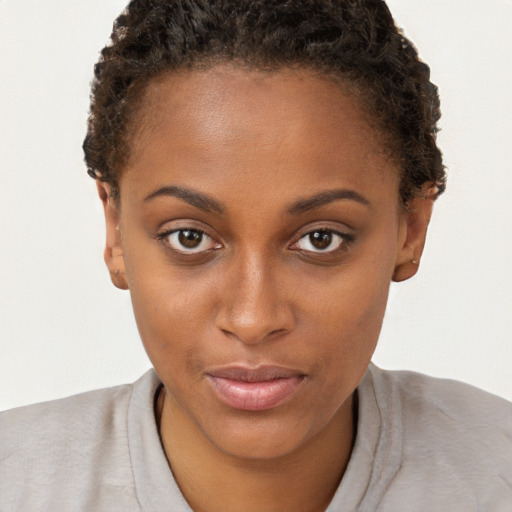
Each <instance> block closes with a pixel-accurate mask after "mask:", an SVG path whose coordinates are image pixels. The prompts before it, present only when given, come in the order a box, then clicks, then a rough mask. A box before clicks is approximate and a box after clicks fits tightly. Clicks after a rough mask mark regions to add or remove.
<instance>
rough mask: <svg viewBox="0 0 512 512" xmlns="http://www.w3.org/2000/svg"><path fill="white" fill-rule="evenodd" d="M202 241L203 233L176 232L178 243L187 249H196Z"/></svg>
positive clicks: (190, 231)
mask: <svg viewBox="0 0 512 512" xmlns="http://www.w3.org/2000/svg"><path fill="white" fill-rule="evenodd" d="M202 240H203V233H201V232H200V231H192V230H188V229H186V230H183V231H178V241H179V243H180V244H181V245H182V246H183V247H186V248H187V249H197V247H199V246H200V245H201V241H202Z"/></svg>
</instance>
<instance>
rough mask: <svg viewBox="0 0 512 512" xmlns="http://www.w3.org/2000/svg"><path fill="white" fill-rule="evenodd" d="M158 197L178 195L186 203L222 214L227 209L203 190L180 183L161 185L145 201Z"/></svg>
mask: <svg viewBox="0 0 512 512" xmlns="http://www.w3.org/2000/svg"><path fill="white" fill-rule="evenodd" d="M157 197H177V198H178V199H181V200H183V201H185V202H186V203H188V204H190V205H192V206H195V207H196V208H199V209H200V210H203V211H205V212H213V213H219V214H221V213H224V212H225V210H226V209H225V207H224V206H223V205H222V204H221V203H219V202H218V201H216V200H215V199H213V198H212V197H209V196H207V195H206V194H203V193H202V192H198V191H196V190H192V189H190V188H185V187H179V186H178V185H167V186H165V187H160V188H159V189H157V190H155V191H154V192H151V194H149V195H148V196H147V197H145V198H144V202H145V203H148V202H149V201H152V200H153V199H156V198H157Z"/></svg>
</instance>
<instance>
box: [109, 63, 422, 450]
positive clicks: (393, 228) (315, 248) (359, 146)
mask: <svg viewBox="0 0 512 512" xmlns="http://www.w3.org/2000/svg"><path fill="white" fill-rule="evenodd" d="M140 112H143V114H140V113H139V114H138V115H139V118H140V121H139V123H138V126H137V129H136V133H135V134H134V137H133V151H132V154H131V155H130V158H129V164H128V167H127V168H126V170H125V171H124V173H123V175H122V177H121V180H120V191H121V199H120V211H119V213H118V214H117V213H116V212H115V209H114V208H113V207H111V206H110V205H109V204H107V230H108V238H107V251H106V258H107V263H108V264H109V266H110V268H111V271H113V272H114V273H115V274H116V276H117V279H118V281H117V284H118V285H120V286H127V287H128V288H129V289H130V292H131V296H132V301H133V308H134V312H135V316H136V320H137V325H138V328H139V330H140V334H141V337H142V340H143V343H144V345H145V348H146V350H147V353H148V355H149V357H150V359H151V361H152V363H153V365H154V367H155V369H156V371H157V373H158V375H159V376H160V378H161V380H162V381H163V383H164V385H165V388H166V391H167V394H168V397H169V400H170V401H171V402H172V404H173V407H174V408H175V409H176V410H177V411H179V412H180V413H183V417H186V418H187V421H190V422H191V424H193V425H194V426H195V427H197V428H198V429H199V431H200V432H201V433H202V435H204V436H205V437H206V438H207V439H209V440H210V441H211V443H213V445H214V446H215V447H217V448H219V449H221V450H222V451H223V452H226V453H230V454H233V455H237V456H241V457H254V458H269V457H276V456H279V455H283V454H286V453H290V452H293V451H294V450H296V449H298V448H299V447H300V446H302V445H304V444H305V443H307V442H308V440H310V439H312V438H314V437H315V436H318V435H321V433H322V431H323V430H324V429H325V428H326V427H328V425H330V424H331V423H332V422H333V421H336V418H338V416H339V415H340V414H344V415H350V414H351V410H350V407H347V406H346V404H347V403H349V402H350V397H351V395H352V393H353V391H354V389H355V388H356V386H357V384H358V382H359V380H360V379H361V377H362V375H363V374H364V372H365V370H366V368H367V366H368V363H369V361H370V358H371V356H372V353H373V351H374V348H375V344H376V342H377V338H378V336H379V331H380V328H381V323H382V319H383V315H384V309H385V306H386V300H387V296H388V288H389V284H390V281H391V279H392V276H393V273H394V272H395V270H396V269H398V268H402V269H403V268H405V267H406V266H407V265H409V267H410V263H409V260H411V259H412V258H413V256H414V255H412V252H414V247H416V245H417V246H418V247H419V246H420V245H422V238H424V230H423V233H420V235H419V242H418V244H419V245H418V244H416V245H415V239H416V238H418V236H417V235H416V234H415V233H412V231H417V230H416V229H415V230H411V229H410V226H411V225H412V224H413V223H412V222H411V220H410V215H406V214H404V213H403V212H402V211H401V210H400V207H399V196H398V187H399V173H398V170H397V168H396V166H395V165H394V164H393V162H392V161H391V160H390V159H389V158H388V157H387V156H386V154H385V153H384V152H383V150H382V148H381V146H380V144H379V141H378V138H377V137H376V136H375V134H374V132H372V130H371V129H370V127H369V126H368V125H367V124H366V122H365V118H364V115H363V112H362V110H360V108H359V107H358V106H357V104H356V103H355V101H354V100H353V99H352V98H351V97H350V96H349V95H347V94H346V93H344V92H343V88H342V87H341V86H340V85H337V84H334V83H333V82H329V81H323V80H319V79H317V78H315V77H314V76H313V75H312V74H310V73H308V72H305V71H303V72H299V71H281V72H277V73H270V74H269V73H262V72H256V71H247V70H236V69H233V68H230V67H227V66H223V67H217V68H213V69H211V70H208V71H189V72H183V73H181V74H174V75H169V76H167V77H164V78H160V79H159V80H158V81H155V82H154V83H152V84H151V85H150V87H149V89H148V91H147V93H146V95H145V99H144V101H143V104H142V107H141V109H140ZM117 224H118V225H119V228H118V229H119V231H116V225H117ZM425 229H426V225H425ZM118 233H120V236H119V235H118ZM411 247H412V248H413V249H411ZM419 250H420V252H421V249H419ZM411 251H412V252H411ZM416 256H418V254H417V255H416ZM409 267H407V268H409ZM411 268H412V267H411ZM412 273H414V270H410V272H409V274H410V275H412ZM124 274H125V275H124ZM409 274H408V275H409ZM408 275H407V276H406V277H408ZM401 278H404V275H403V273H402V274H401ZM119 279H120V280H121V284H120V282H119ZM344 404H345V407H342V406H343V405H344Z"/></svg>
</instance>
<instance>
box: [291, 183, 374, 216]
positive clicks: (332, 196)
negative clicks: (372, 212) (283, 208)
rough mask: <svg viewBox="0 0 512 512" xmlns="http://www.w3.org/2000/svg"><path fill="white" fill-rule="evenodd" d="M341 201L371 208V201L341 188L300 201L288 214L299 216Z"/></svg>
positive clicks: (294, 204)
mask: <svg viewBox="0 0 512 512" xmlns="http://www.w3.org/2000/svg"><path fill="white" fill-rule="evenodd" d="M339 200H349V201H356V202H357V203H360V204H362V205H364V206H370V201H368V199H366V198H365V197H363V196H362V195H361V194H359V193H358V192H356V191H355V190H351V189H346V188H341V189H336V190H326V191H325V192H320V193H318V194H315V195H314V196H311V197H306V198H304V199H299V200H298V201H296V202H295V203H293V204H292V205H290V206H289V207H288V213H289V214H290V215H297V214H299V213H303V212H307V211H309V210H312V209H314V208H319V207H320V206H325V205H326V204H329V203H332V202H333V201H339Z"/></svg>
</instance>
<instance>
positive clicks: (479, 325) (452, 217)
mask: <svg viewBox="0 0 512 512" xmlns="http://www.w3.org/2000/svg"><path fill="white" fill-rule="evenodd" d="M124 3H125V2H124V0H45V1H44V2H42V1H41V0H0V73H1V75H0V247H1V259H0V409H5V408H10V407H14V406H17V405H22V404H27V403H31V402H37V401H42V400H47V399H51V398H56V397H61V396H65V395H70V394H74V393H77V392H81V391H85V390H89V389H92V388H98V387H104V386H110V385H114V384H118V383H124V382H131V381H133V380H135V379H136V378H138V377H139V376H140V375H141V374H142V373H143V372H144V371H145V370H146V369H147V368H149V367H150V363H149V361H148V359H147V357H146V355H145V353H144V351H143V349H142V345H141V343H140V340H139V337H138V333H137V329H136V326H135V322H134V320H133V315H132V311H131V305H130V298H129V295H128V293H127V292H121V291H119V290H117V289H115V288H114V287H113V286H112V285H111V283H110V280H109V276H108V273H107V271H106V269H105V266H104V264H103V260H102V251H103V238H104V232H103V231H104V228H103V219H102V212H101V208H100V203H99V201H98V200H97V198H96V192H95V187H94V183H93V181H92V180H91V179H90V178H89V177H88V176H87V175H86V171H85V165H84V164H83V161H82V151H81V144H82V139H83V136H84V132H85V121H86V117H87V109H88V94H89V82H90V80H91V77H92V69H93V64H94V62H95V61H96V59H97V57H98V52H99V50H100V49H101V48H102V47H103V45H104V44H105V43H106V42H107V40H108V37H109V35H110V30H111V27H112V22H113V20H114V18H115V16H116V15H117V14H118V13H119V12H120V11H121V10H122V8H123V7H124ZM388 3H389V5H390V8H391V10H392V12H393V13H394V15H395V18H396V20H397V23H398V24H399V25H400V26H402V27H403V28H404V31H405V34H406V35H407V36H408V37H410V38H411V39H412V40H413V41H414V42H415V44H416V45H417V47H418V48H419V50H420V55H421V57H422V58H423V59H424V60H425V61H426V62H428V63H429V64H430V66H431V68H432V77H433V81H434V82H435V83H437V84H438V86H439V88H440V93H441V99H442V108H443V118H442V122H441V128H442V132H441V133H440V135H439V143H440V146H441V148H442V149H443V152H444V155H445V160H446V165H447V166H448V170H449V186H448V190H447V192H446V194H445V195H444V196H442V197H441V199H440V200H439V201H438V203H437V204H436V208H435V213H434V218H433V221H432V223H431V229H430V233H429V237H428V240H427V246H426V250H425V254H424V258H423V260H422V263H421V268H420V271H419V274H418V275H417V276H416V277H415V278H413V279H412V280H411V281H409V282H406V283H400V284H394V285H393V286H392V290H391V296H390V304H389V308H388V312H387V314H386V318H385V323H384V328H383V331H382V335H381V339H380V342H379V346H378V349H377V352H376V354H375V357H374V361H375V362H376V363H377V364H379V365H381V366H383V367H385V368H391V369H402V368H406V369H412V370H417V371H421V372H425V373H429V374H431V375H436V376H443V377H448V378H454V379H459V380H463V381H466V382H469V383H472V384H474V385H476V386H479V387H482V388H484V389H487V390H489V391H491V392H493V393H497V394H499V395H501V396H504V397H507V398H509V399H512V377H511V374H512V371H511V370H512V343H511V341H512V199H511V198H512V178H511V176H512V150H511V147H512V143H511V141H512V138H511V135H512V133H511V132H512V130H511V125H512V97H511V92H510V91H512V66H511V62H512V37H511V33H512V31H511V30H510V27H512V2H511V1H510V0H488V1H485V2H483V1H482V0H390V1H389V2H388Z"/></svg>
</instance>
